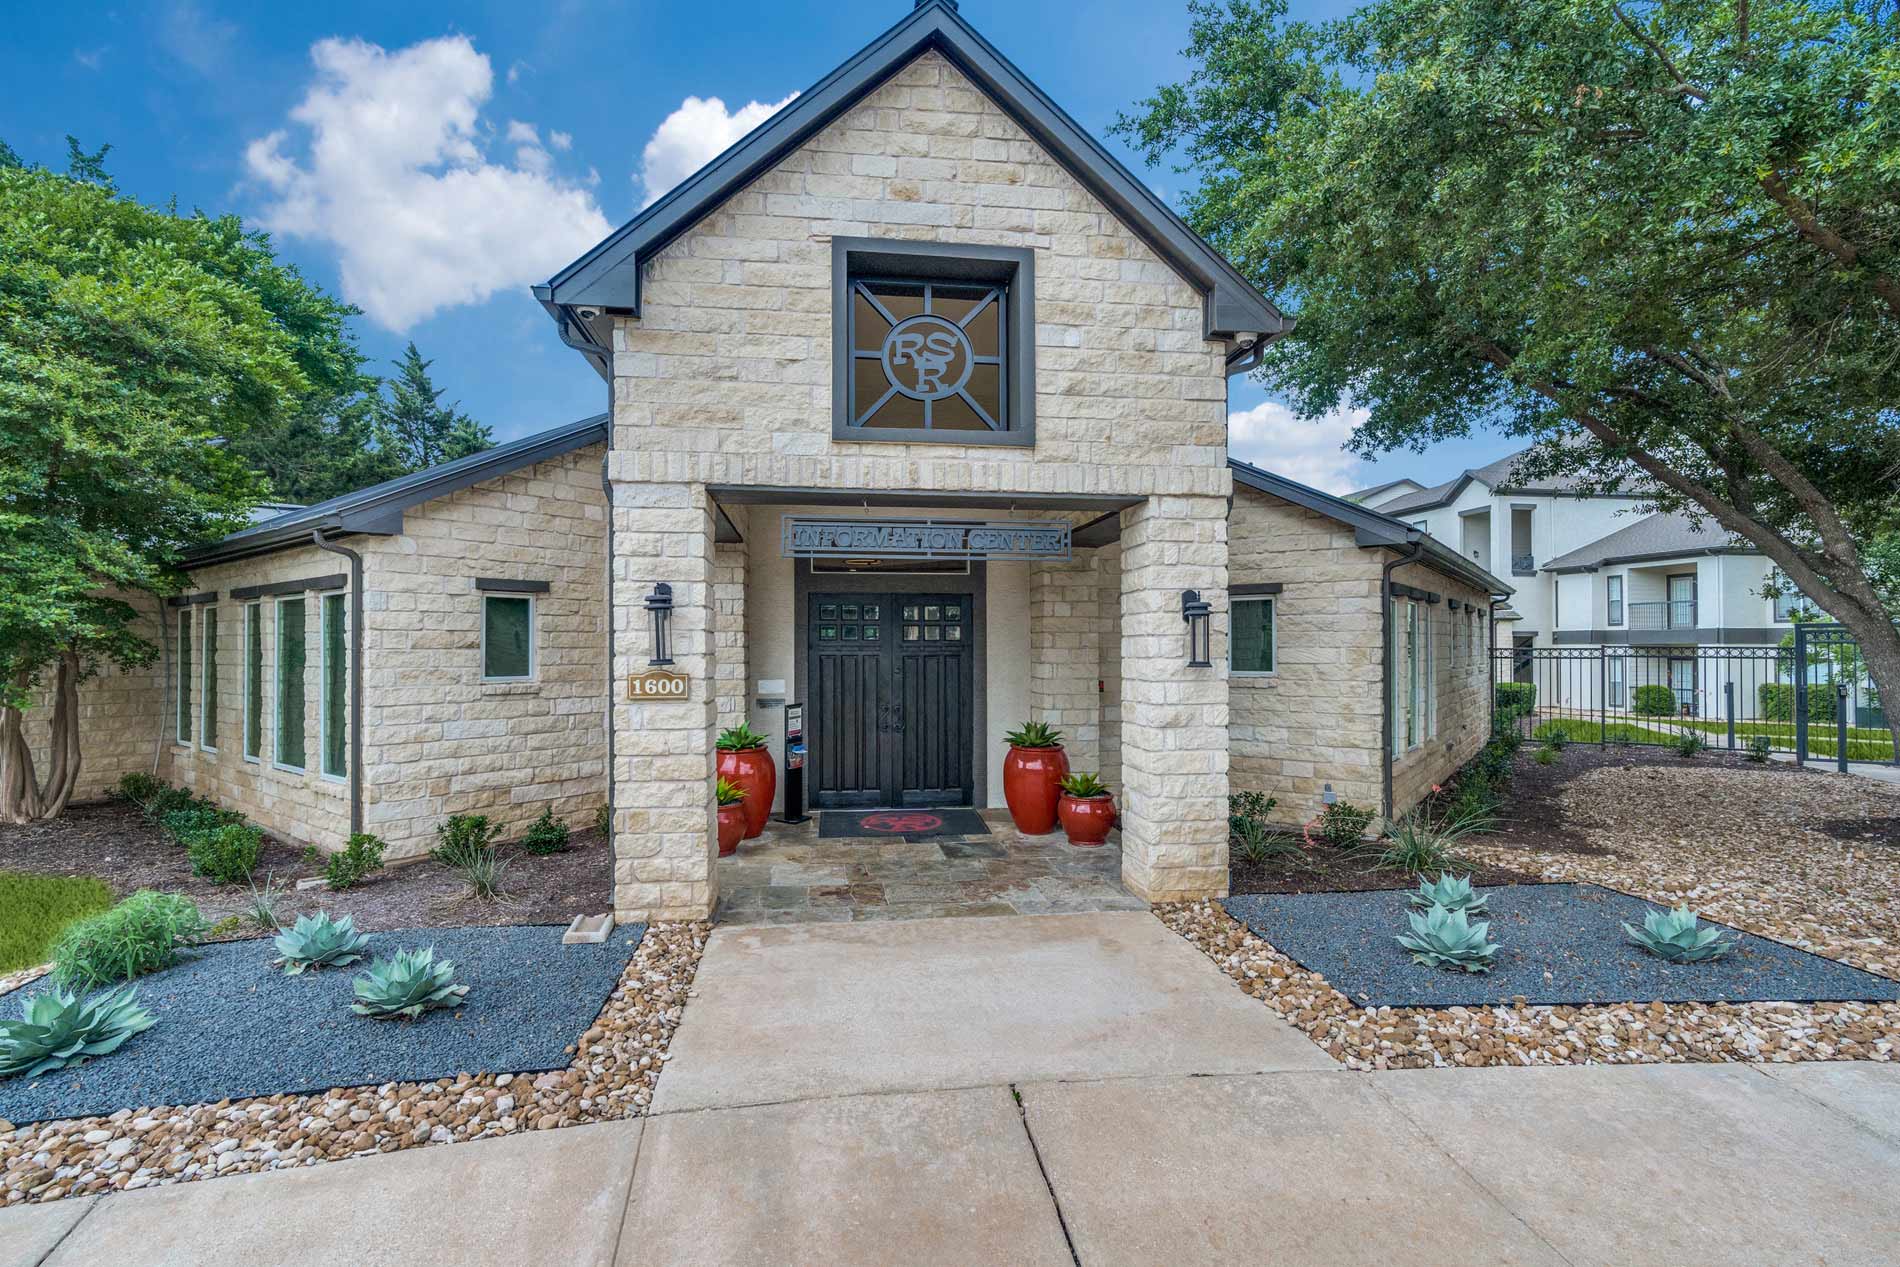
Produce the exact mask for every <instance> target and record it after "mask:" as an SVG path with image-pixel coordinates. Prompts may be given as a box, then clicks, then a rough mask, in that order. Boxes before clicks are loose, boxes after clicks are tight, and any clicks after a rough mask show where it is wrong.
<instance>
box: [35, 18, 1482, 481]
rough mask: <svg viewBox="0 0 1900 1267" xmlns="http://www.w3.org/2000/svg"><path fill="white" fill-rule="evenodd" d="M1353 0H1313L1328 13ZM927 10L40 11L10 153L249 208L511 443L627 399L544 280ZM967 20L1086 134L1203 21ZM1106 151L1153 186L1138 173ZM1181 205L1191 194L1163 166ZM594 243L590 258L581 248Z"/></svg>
mask: <svg viewBox="0 0 1900 1267" xmlns="http://www.w3.org/2000/svg"><path fill="white" fill-rule="evenodd" d="M1345 7H1346V6H1345V5H1344V4H1341V3H1337V2H1336V0H1310V2H1308V3H1299V0H1296V2H1295V4H1294V10H1295V13H1296V14H1298V15H1299V16H1303V17H1311V18H1321V17H1327V16H1332V15H1333V14H1335V13H1337V12H1340V11H1342V10H1343V9H1344V8H1345ZM908 8H909V5H908V0H875V2H869V0H841V2H835V3H827V4H811V5H804V4H795V3H782V4H776V5H748V6H740V7H738V8H729V9H725V10H721V11H719V13H718V14H717V15H716V16H709V15H708V14H707V13H706V12H705V11H704V10H702V9H700V8H699V7H698V6H691V5H681V4H661V3H652V2H650V0H648V2H635V0H550V2H548V3H541V4H522V3H520V2H519V0H507V2H506V3H465V4H455V5H450V4H431V3H396V4H391V3H389V2H388V0H382V2H381V3H376V4H366V3H326V4H323V5H269V6H265V5H256V6H245V5H237V4H217V3H212V2H209V0H151V2H150V3H139V4H125V5H120V6H116V7H112V6H94V5H89V4H84V3H67V4H58V5H33V6H30V7H28V6H20V7H18V8H16V10H15V12H14V13H13V14H12V15H11V16H10V17H9V19H8V27H9V29H8V38H7V39H6V40H5V41H4V43H3V44H0V82H4V83H6V84H7V85H8V89H7V91H6V92H5V93H4V94H3V95H0V138H4V139H5V140H6V141H8V142H9V143H10V144H11V145H12V146H13V147H14V148H15V149H16V150H18V151H19V152H20V153H21V154H22V155H23V156H24V157H26V158H27V159H28V160H30V161H40V162H44V163H47V164H49V165H55V166H58V165H62V164H63V162H64V155H65V142H64V140H63V138H64V136H65V135H66V134H67V133H69V132H70V133H73V134H75V135H76V136H78V137H79V138H80V140H81V141H82V142H84V143H85V144H87V145H88V146H96V145H98V144H100V143H102V142H111V144H112V146H113V150H112V153H111V155H110V157H109V158H108V160H107V162H108V167H109V169H110V170H111V171H112V173H113V174H114V176H115V177H116V179H117V180H118V182H119V185H120V187H121V188H122V189H124V190H126V191H128V192H130V193H132V194H135V195H136V196H138V197H140V198H142V199H144V200H146V201H149V202H163V201H165V200H167V199H169V198H171V197H173V196H176V198H177V199H178V201H179V203H180V204H181V205H182V206H185V207H193V206H196V207H203V208H205V209H206V210H213V211H235V212H237V213H238V214H240V215H242V216H244V217H245V219H246V220H247V221H251V222H253V223H257V224H260V225H264V226H266V227H270V228H272V229H273V230H274V232H275V234H276V237H277V240H278V243H279V247H280V251H281V253H282V254H283V255H284V256H285V257H286V258H288V259H290V260H292V261H294V262H295V263H296V264H297V265H298V266H299V267H300V268H301V269H302V270H303V271H304V273H305V275H306V276H308V277H310V278H312V279H314V280H315V281H317V282H318V283H320V284H321V285H324V286H326V287H328V288H330V289H332V290H335V291H340V292H341V293H343V294H344V295H345V296H346V297H347V298H349V299H350V300H351V301H352V302H354V303H356V304H358V305H359V306H361V307H362V308H364V309H365V315H364V316H363V317H362V318H360V319H359V320H358V322H357V333H358V337H359V341H360V342H361V344H362V347H363V349H364V350H365V352H367V353H368V354H369V356H370V357H371V358H372V360H373V362H374V363H375V365H376V367H377V368H383V367H386V365H387V362H388V360H389V359H390V358H391V357H393V356H395V355H396V354H398V353H399V352H400V351H401V348H402V345H403V343H404V341H405V340H406V339H410V338H413V339H414V340H415V341H416V343H417V345H418V346H419V347H420V348H421V349H422V353H423V355H424V356H426V357H429V358H431V359H432V360H434V362H435V371H434V372H435V377H436V382H437V384H438V385H439V386H442V387H445V388H446V389H447V391H448V394H449V396H450V397H451V398H453V399H459V400H460V402H461V404H462V406H463V408H465V409H467V410H468V411H469V412H470V413H472V414H473V415H474V416H475V417H477V418H478V419H480V420H481V421H483V422H486V423H488V424H489V425H491V426H493V427H494V429H495V432H496V434H497V436H499V437H502V438H507V437H511V436H516V435H521V434H524V433H526V432H529V431H533V430H537V429H540V428H542V427H546V426H551V425H554V424H556V423H559V422H563V421H566V420H568V419H571V418H575V417H579V416H581V415H584V414H587V413H591V412H595V411H598V410H599V409H601V408H603V407H604V402H605V388H604V386H603V384H602V383H601V381H600V380H599V378H598V377H597V376H596V375H595V374H594V373H593V371H592V370H590V369H589V368H587V366H586V365H585V363H584V362H583V361H582V360H581V358H580V357H579V356H578V355H577V354H575V353H573V352H571V351H568V350H567V349H565V348H563V347H562V346H561V345H560V343H559V342H558V341H557V340H556V338H555V336H554V328H553V324H552V323H551V322H550V321H549V320H548V319H547V317H546V316H545V315H544V314H543V313H542V311H541V309H540V308H539V306H538V305H536V304H535V303H534V302H533V301H532V299H530V297H529V295H528V291H527V284H528V282H530V281H539V280H543V279H545V278H546V276H547V275H548V274H550V273H552V272H553V271H554V270H555V269H556V268H558V267H559V266H560V265H561V264H564V263H566V262H567V260H568V259H570V258H572V257H573V256H574V255H577V254H579V252H580V250H581V249H584V248H585V246H587V245H591V243H592V241H594V240H597V238H598V237H599V236H601V235H602V234H604V232H605V231H606V230H607V229H608V228H610V227H611V226H613V225H618V224H620V223H621V222H623V221H625V220H626V219H628V218H629V217H631V216H632V215H633V214H634V213H635V212H637V211H638V210H639V209H640V207H641V205H642V204H643V203H644V202H645V201H646V200H647V199H648V198H649V197H650V196H657V194H659V193H661V192H664V189H665V188H666V187H668V186H669V185H670V184H671V183H672V182H673V181H676V180H677V179H678V178H679V177H681V176H683V175H685V174H686V173H687V172H689V171H691V170H692V169H693V168H694V167H696V166H697V165H698V163H699V162H700V161H703V159H704V158H705V157H709V156H710V155H711V154H712V153H716V152H717V150H718V149H719V148H723V145H724V144H725V143H728V142H729V141H730V140H733V139H736V137H737V136H738V135H741V134H742V133H743V131H744V130H745V128H746V127H747V126H748V125H749V124H750V123H751V122H754V121H756V120H757V119H759V118H762V117H764V116H765V115H767V114H768V113H769V111H770V109H771V108H772V107H774V106H775V105H777V104H779V103H782V102H783V101H784V100H785V99H786V98H788V97H789V96H790V95H791V94H793V93H795V92H798V91H800V90H802V89H804V88H806V87H807V86H809V85H810V84H811V83H812V82H814V81H815V80H817V79H819V78H820V77H822V76H823V75H824V74H826V73H828V72H829V71H830V70H831V69H832V68H833V67H834V66H836V65H837V64H838V63H839V62H841V61H843V60H844V58H845V57H847V56H849V55H850V54H851V53H852V52H854V51H856V49H858V48H859V47H860V46H862V45H863V44H864V43H865V42H867V41H868V40H869V39H870V38H871V36H873V35H874V34H876V33H877V32H878V31H879V30H881V29H883V28H884V27H885V26H887V25H889V24H890V23H891V22H892V21H894V20H896V18H898V17H900V16H901V15H902V14H903V13H904V12H906V11H907V10H908ZM962 12H963V14H964V16H965V17H966V18H968V19H969V20H970V21H971V23H972V24H973V25H975V26H976V27H977V29H978V30H980V31H982V32H983V33H984V34H985V35H986V36H987V37H988V38H989V39H990V40H991V41H992V42H993V43H995V44H996V45H997V46H998V47H999V48H1000V49H1002V50H1003V52H1004V53H1005V54H1007V55H1008V56H1009V57H1010V58H1011V59H1012V60H1014V61H1015V62H1016V63H1017V64H1018V65H1019V66H1021V67H1022V68H1023V70H1024V71H1025V72H1027V73H1028V74H1029V76H1030V77H1031V78H1032V79H1034V80H1036V81H1037V83H1039V84H1040V85H1041V86H1042V87H1043V89H1044V90H1045V91H1047V92H1048V93H1049V94H1050V95H1051V96H1053V97H1054V98H1055V99H1056V100H1057V101H1059V102H1061V103H1062V105H1063V106H1064V107H1065V108H1066V109H1067V110H1068V111H1069V112H1070V113H1071V114H1072V115H1074V116H1075V117H1076V118H1077V119H1079V120H1080V121H1081V122H1082V123H1083V124H1084V125H1085V126H1086V127H1088V128H1090V129H1091V130H1092V131H1094V132H1095V133H1096V134H1097V135H1098V136H1104V137H1105V136H1106V132H1107V129H1108V126H1109V124H1110V123H1112V122H1113V121H1114V118H1115V116H1116V113H1117V112H1118V111H1121V110H1124V109H1127V108H1129V107H1130V105H1131V104H1132V103H1133V102H1134V101H1135V100H1137V99H1138V98H1139V97H1141V96H1143V95H1146V94H1147V93H1148V92H1149V91H1151V90H1152V89H1153V88H1154V87H1155V86H1156V85H1157V84H1159V83H1162V82H1165V81H1169V80H1172V79H1176V78H1178V77H1180V75H1181V74H1182V73H1183V71H1184V69H1185V63H1184V62H1183V61H1182V59H1181V57H1180V56H1179V52H1178V50H1179V49H1180V48H1181V47H1182V46H1183V45H1184V44H1185V43H1186V41H1187V14H1186V9H1185V6H1184V5H1182V4H1179V3H1173V2H1170V0H1163V2H1161V3H1153V2H1149V3H1142V2H1141V0H1099V2H1098V3H1096V4H1093V5H1090V6H1089V7H1088V9H1087V12H1088V18H1089V20H1088V21H1086V22H1077V21H1076V20H1075V17H1076V13H1077V10H1076V9H1075V7H1074V6H1073V5H1068V4H1055V3H1046V2H1043V0H1016V2H1014V3H1007V4H1005V3H1001V2H1000V0H965V2H964V4H963V9H962ZM1108 143H1109V145H1110V146H1111V148H1113V149H1114V150H1115V151H1116V152H1117V153H1118V154H1120V155H1121V157H1122V158H1123V159H1124V161H1127V162H1128V163H1129V165H1130V166H1131V167H1134V168H1136V169H1137V170H1144V169H1142V168H1141V166H1140V164H1139V162H1138V160H1136V159H1135V157H1134V156H1133V155H1132V154H1130V153H1129V152H1128V151H1127V149H1126V148H1125V147H1123V146H1121V145H1119V144H1118V143H1117V142H1115V141H1114V140H1112V139H1110V140H1109V142H1108ZM1146 174H1147V176H1148V178H1149V179H1150V181H1151V182H1152V183H1153V184H1154V185H1155V186H1156V187H1157V188H1158V189H1160V190H1162V191H1163V192H1164V194H1170V195H1171V194H1172V193H1174V192H1176V191H1177V190H1178V187H1179V182H1180V180H1181V177H1180V176H1178V175H1177V174H1176V173H1174V172H1172V171H1167V170H1148V171H1147V172H1146ZM577 244H578V245H577ZM1232 412H1233V414H1234V415H1235V418H1234V425H1235V430H1234V450H1235V452H1236V453H1237V454H1238V455H1240V456H1242V457H1246V458H1249V459H1251V460H1255V461H1259V462H1261V463H1262V464H1264V465H1268V466H1271V467H1275V468H1277V469H1281V470H1283V471H1284V472H1285V473H1286V474H1288V475H1291V476H1293V477H1294V478H1298V479H1306V480H1309V481H1310V482H1314V483H1319V484H1322V485H1323V486H1328V487H1333V488H1335V489H1338V488H1341V487H1344V486H1347V485H1350V484H1354V483H1376V482H1380V481H1382V480H1386V479H1392V478H1396V477H1398V476H1400V475H1408V474H1409V475H1413V476H1415V477H1419V478H1424V479H1427V480H1440V479H1445V478H1449V477H1450V476H1452V475H1454V474H1456V473H1457V472H1458V471H1460V470H1462V469H1464V468H1465V467H1468V466H1474V465H1477V464H1479V463H1482V462H1485V461H1488V460H1490V459H1491V458H1493V457H1496V456H1498V455H1499V454H1501V453H1503V452H1505V451H1507V450H1508V448H1509V442H1508V441H1505V440H1503V439H1501V438H1499V437H1496V436H1481V437H1476V438H1474V439H1471V440H1467V441H1460V442H1455V443H1449V444H1444V445H1440V446H1437V447H1435V448H1434V449H1432V450H1430V451H1428V452H1427V453H1425V454H1422V455H1414V454H1411V453H1405V452H1401V453H1399V454H1396V455H1389V456H1387V457H1386V458H1385V459H1383V460H1382V461H1380V462H1379V463H1377V464H1373V465H1366V464H1360V463H1357V462H1353V461H1349V460H1347V459H1345V458H1343V457H1342V456H1341V455H1340V454H1339V453H1338V450H1337V445H1338V442H1339V440H1341V439H1343V437H1344V435H1345V432H1346V430H1347V428H1348V426H1349V424H1350V419H1347V418H1333V419H1328V420H1322V421H1320V422H1306V421H1301V420H1296V419H1293V418H1292V417H1291V416H1290V414H1288V413H1287V412H1286V411H1285V410H1284V408H1282V407H1279V406H1277V405H1276V404H1275V403H1274V402H1272V401H1270V400H1269V399H1268V397H1267V394H1266V393H1265V392H1264V391H1263V390H1262V389H1261V388H1260V387H1259V386H1258V385H1256V384H1252V383H1245V382H1241V381H1239V380H1236V382H1235V383H1234V389H1233V400H1232Z"/></svg>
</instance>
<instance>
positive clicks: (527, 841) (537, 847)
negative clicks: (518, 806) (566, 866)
mask: <svg viewBox="0 0 1900 1267" xmlns="http://www.w3.org/2000/svg"><path fill="white" fill-rule="evenodd" d="M567 836H568V830H567V822H566V820H564V819H559V818H556V817H555V816H554V807H553V806H551V805H550V806H548V807H547V808H545V809H543V810H542V811H541V817H539V818H537V819H535V820H534V822H532V823H530V824H529V825H528V830H527V833H526V834H525V835H524V836H522V838H521V847H522V848H523V849H526V850H527V851H528V852H529V853H531V854H535V855H537V856H541V857H545V856H546V855H548V854H551V853H560V852H562V851H563V850H565V849H566V848H567Z"/></svg>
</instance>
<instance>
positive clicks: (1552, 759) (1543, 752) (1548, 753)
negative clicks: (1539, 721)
mask: <svg viewBox="0 0 1900 1267" xmlns="http://www.w3.org/2000/svg"><path fill="white" fill-rule="evenodd" d="M1534 760H1535V761H1536V762H1537V764H1538V765H1555V764H1556V763H1557V749H1555V748H1553V747H1551V746H1550V745H1549V744H1545V745H1544V746H1543V747H1541V748H1539V749H1538V750H1537V755H1536V757H1535V758H1534Z"/></svg>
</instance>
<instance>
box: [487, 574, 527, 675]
mask: <svg viewBox="0 0 1900 1267" xmlns="http://www.w3.org/2000/svg"><path fill="white" fill-rule="evenodd" d="M534 607H535V603H534V596H533V595H532V594H484V595H482V681H484V682H530V681H533V680H534V669H535V663H534V660H535V650H536V648H535V629H534V626H535V620H534V615H535V612H534Z"/></svg>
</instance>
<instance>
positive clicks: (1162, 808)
mask: <svg viewBox="0 0 1900 1267" xmlns="http://www.w3.org/2000/svg"><path fill="white" fill-rule="evenodd" d="M1121 524H1122V532H1121V546H1122V552H1121V585H1122V591H1121V593H1122V655H1121V679H1122V687H1121V691H1122V710H1121V754H1122V795H1121V834H1122V883H1123V884H1125V885H1127V886H1128V888H1129V890H1130V891H1131V892H1133V893H1136V894H1139V895H1140V896H1142V897H1144V898H1146V899H1148V900H1149V901H1150V902H1173V901H1181V900H1184V899H1187V898H1198V897H1218V896H1222V895H1224V894H1226V892H1227V725H1228V716H1227V502H1226V499H1225V498H1221V497H1151V498H1149V499H1148V500H1147V501H1145V502H1143V503H1142V504H1141V505H1139V506H1132V507H1130V508H1129V509H1127V510H1125V511H1123V512H1122V516H1121ZM1190 589H1192V590H1199V591H1200V592H1201V596H1202V597H1203V598H1205V599H1206V600H1207V601H1208V602H1209V603H1211V604H1213V606H1214V614H1213V618H1212V619H1213V655H1212V656H1211V659H1212V660H1213V662H1214V664H1213V667H1212V668H1205V669H1191V668H1189V667H1188V666H1187V661H1188V639H1187V625H1186V623H1185V622H1183V621H1182V619H1181V592H1182V591H1183V590H1190Z"/></svg>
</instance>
